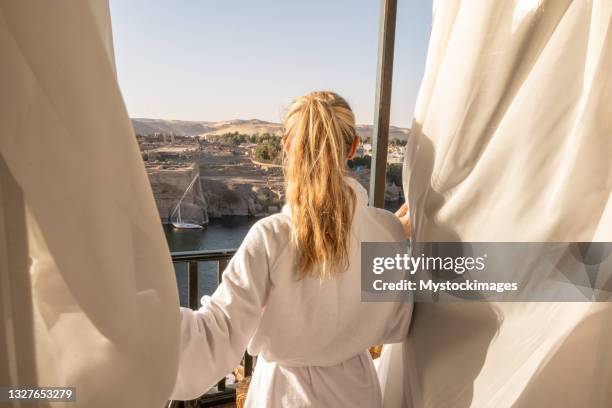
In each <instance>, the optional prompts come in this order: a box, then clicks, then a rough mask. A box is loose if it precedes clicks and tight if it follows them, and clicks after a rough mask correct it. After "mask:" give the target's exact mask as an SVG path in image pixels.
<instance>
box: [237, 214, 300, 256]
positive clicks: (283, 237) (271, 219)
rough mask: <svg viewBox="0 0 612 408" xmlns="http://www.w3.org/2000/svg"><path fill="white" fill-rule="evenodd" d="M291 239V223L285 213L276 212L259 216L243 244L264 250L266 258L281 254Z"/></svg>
mask: <svg viewBox="0 0 612 408" xmlns="http://www.w3.org/2000/svg"><path fill="white" fill-rule="evenodd" d="M290 241H291V224H290V222H289V217H288V216H287V215H286V214H283V213H278V214H274V215H270V216H268V217H265V218H261V219H259V220H257V222H255V224H253V226H252V227H251V229H250V230H249V232H248V234H247V236H246V237H245V238H244V241H243V246H246V247H248V248H259V249H263V250H264V251H265V254H266V255H267V257H268V259H270V260H272V259H277V258H278V257H279V256H281V255H282V254H283V253H284V251H285V249H286V248H287V247H288V245H287V244H288V243H289V242H290Z"/></svg>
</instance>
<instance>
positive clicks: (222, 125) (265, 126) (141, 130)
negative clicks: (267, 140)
mask: <svg viewBox="0 0 612 408" xmlns="http://www.w3.org/2000/svg"><path fill="white" fill-rule="evenodd" d="M132 125H133V126H134V131H135V132H136V133H138V134H143V135H146V134H153V133H168V134H174V135H181V136H200V135H201V136H205V135H213V134H223V133H233V132H238V133H244V134H248V135H252V134H256V133H259V134H263V133H270V134H275V135H278V136H280V135H281V134H282V132H283V125H282V124H280V123H274V122H266V121H263V120H259V119H248V120H245V119H233V120H228V121H222V122H206V121H184V120H166V119H146V118H133V119H132ZM389 131H390V132H389V139H400V140H406V139H408V135H409V134H410V129H408V128H401V127H397V126H391V128H390V129H389ZM357 132H358V133H359V136H361V137H362V138H365V137H370V136H371V135H372V125H357Z"/></svg>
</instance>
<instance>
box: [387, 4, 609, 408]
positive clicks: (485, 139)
mask: <svg viewBox="0 0 612 408" xmlns="http://www.w3.org/2000/svg"><path fill="white" fill-rule="evenodd" d="M611 132H612V1H610V0H592V1H570V0H516V1H503V2H498V1H488V0H482V1H467V0H466V1H460V0H450V1H438V2H435V3H434V20H433V28H432V35H431V42H430V45H429V51H428V56H427V66H426V70H425V76H424V79H423V83H422V85H421V89H420V93H419V97H418V101H417V106H416V109H415V114H414V122H413V132H412V138H411V140H410V143H409V146H408V150H407V158H406V163H405V171H404V183H405V185H404V188H405V190H406V192H407V196H408V198H409V201H410V208H411V213H412V214H411V216H412V221H413V227H414V234H415V236H414V239H416V240H417V241H493V242H495V241H523V242H531V241H544V242H546V241H549V242H568V241H612V200H611V198H610V194H611V192H612V134H611ZM413 319H414V321H413V326H412V328H411V334H410V336H409V340H408V341H407V342H406V344H404V346H403V350H402V351H403V353H404V367H403V369H404V371H406V375H405V376H404V377H403V378H404V380H405V383H404V386H403V387H401V389H403V390H404V395H402V396H399V397H398V395H397V393H388V394H387V399H388V406H397V405H395V404H397V402H396V401H397V399H398V398H403V399H404V403H405V404H406V405H408V406H415V407H421V406H425V407H448V406H453V407H467V406H474V407H485V406H486V407H488V406H491V407H502V406H503V407H507V406H516V407H533V406H559V407H569V406H571V407H575V406H589V407H604V406H606V407H607V406H611V405H612V351H611V350H610V345H611V344H612V338H611V334H612V324H611V322H612V308H611V306H610V305H609V304H606V303H602V304H590V303H563V304H560V303H531V304H526V303H497V304H493V303H487V304H485V303H480V304H467V303H462V304H446V305H441V304H419V305H416V307H415V312H414V318H413ZM397 347H399V346H397ZM396 351H397V350H396ZM386 364H389V362H388V361H387V362H386ZM383 368H384V364H383ZM387 368H388V369H389V370H392V369H393V367H387ZM386 374H388V376H387V378H389V379H391V380H389V381H392V380H393V379H394V378H395V379H397V378H399V376H395V377H394V375H393V373H386ZM389 381H388V382H387V384H383V385H386V387H387V388H388V389H397V387H393V385H394V384H392V383H389ZM395 385H396V384H395ZM393 398H396V399H395V400H393ZM389 401H395V402H389Z"/></svg>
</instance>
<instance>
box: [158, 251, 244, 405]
mask: <svg viewBox="0 0 612 408" xmlns="http://www.w3.org/2000/svg"><path fill="white" fill-rule="evenodd" d="M235 253H236V250H235V249H221V250H206V251H187V252H173V253H172V263H174V264H175V265H176V264H183V263H186V264H187V304H188V305H189V308H190V309H194V310H196V309H198V307H199V301H200V297H199V293H198V283H199V282H198V264H199V263H200V262H216V263H217V265H218V267H217V284H219V283H221V278H222V274H223V271H224V270H225V268H226V267H227V264H228V263H229V261H230V259H232V257H233V256H234V254H235ZM243 366H244V376H245V377H248V376H250V375H251V374H252V373H253V357H252V356H251V355H249V353H247V352H246V351H245V353H244V360H243ZM235 400H236V389H235V388H234V387H228V386H226V384H225V378H222V379H220V380H219V382H218V383H217V391H216V392H215V391H209V392H207V393H206V394H204V395H202V396H201V397H200V398H198V399H197V400H194V401H187V402H185V403H184V404H181V403H178V402H176V401H175V402H173V403H172V404H170V406H172V407H179V406H185V407H192V406H193V407H196V406H197V407H212V406H217V405H222V404H228V403H232V402H234V401H235Z"/></svg>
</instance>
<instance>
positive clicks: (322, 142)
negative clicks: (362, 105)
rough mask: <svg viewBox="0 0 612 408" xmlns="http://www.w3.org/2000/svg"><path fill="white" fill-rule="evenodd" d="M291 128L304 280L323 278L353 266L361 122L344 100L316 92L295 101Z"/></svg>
mask: <svg viewBox="0 0 612 408" xmlns="http://www.w3.org/2000/svg"><path fill="white" fill-rule="evenodd" d="M285 128H286V130H285V131H286V133H285V136H284V137H285V138H286V140H285V146H286V148H287V152H286V154H285V155H284V171H285V181H286V183H287V186H286V194H287V204H288V205H289V208H290V209H291V223H292V228H291V231H292V237H291V240H292V243H293V244H294V245H295V246H296V248H297V249H298V254H299V255H298V270H299V277H300V279H301V278H304V277H306V276H313V277H318V278H320V279H323V278H325V277H326V276H328V275H329V276H332V275H333V274H336V273H337V272H338V271H340V270H344V269H346V267H347V266H348V245H349V240H350V231H351V223H352V221H353V213H354V211H355V201H356V197H355V192H354V191H353V190H352V189H351V188H350V187H349V186H348V185H347V182H346V180H345V176H346V160H347V155H348V153H349V151H350V149H351V146H352V143H353V140H354V138H355V137H356V132H355V117H354V115H353V112H352V111H351V108H350V107H349V105H348V103H347V102H346V101H345V100H344V99H343V98H342V97H340V96H339V95H336V94H335V93H333V92H313V93H310V94H307V95H305V96H302V97H300V98H298V99H296V100H295V102H294V103H293V105H292V106H291V107H290V109H289V111H288V113H287V116H286V119H285Z"/></svg>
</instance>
